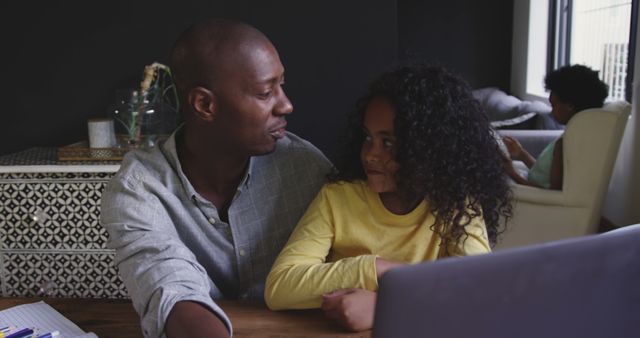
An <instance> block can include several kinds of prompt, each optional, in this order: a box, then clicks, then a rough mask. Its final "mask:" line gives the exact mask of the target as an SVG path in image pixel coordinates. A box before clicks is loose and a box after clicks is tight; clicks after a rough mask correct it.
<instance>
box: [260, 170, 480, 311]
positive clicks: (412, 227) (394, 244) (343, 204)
mask: <svg viewBox="0 0 640 338" xmlns="http://www.w3.org/2000/svg"><path fill="white" fill-rule="evenodd" d="M434 220H435V217H434V215H433V214H432V213H431V212H429V211H428V208H427V203H426V202H424V201H423V202H422V203H421V204H419V205H418V206H417V207H416V208H415V209H414V210H413V211H411V212H410V213H408V214H406V215H396V214H393V213H391V212H390V211H388V210H387V209H386V208H385V207H384V205H383V204H382V202H381V201H380V198H379V195H378V194H377V193H375V192H373V191H372V190H371V189H369V186H368V185H367V183H366V182H363V181H357V182H353V183H345V182H339V183H331V184H327V185H325V186H324V187H323V188H322V190H321V191H320V192H319V193H318V196H316V198H315V200H314V201H313V202H312V203H311V204H310V205H309V208H308V209H307V211H306V213H305V214H304V216H303V217H302V219H300V222H299V223H298V225H297V227H296V229H295V230H294V231H293V233H292V234H291V237H290V238H289V241H288V242H287V244H286V245H285V247H284V249H283V250H282V252H281V253H280V255H279V256H278V258H277V259H276V261H275V263H274V265H273V267H272V269H271V272H270V273H269V276H268V277H267V282H266V288H265V301H266V303H267V305H268V306H269V308H271V309H272V310H281V309H306V308H317V307H320V305H321V303H322V294H323V293H327V292H330V291H333V290H336V289H344V288H362V289H367V290H371V291H376V290H377V289H378V281H377V277H376V268H375V260H376V257H377V256H379V257H381V258H385V259H390V260H396V261H403V262H408V263H417V262H422V261H430V260H436V259H438V258H440V257H442V256H444V252H445V250H444V248H441V247H440V242H441V240H442V239H441V238H440V236H438V235H437V234H436V233H434V232H433V231H432V230H431V228H430V227H431V225H432V224H433V223H434ZM465 230H466V232H467V234H468V235H469V237H468V238H466V240H465V237H464V236H463V237H462V241H461V243H458V244H454V245H452V246H450V247H449V250H448V252H449V255H450V256H463V255H471V254H479V253H486V252H490V251H491V249H490V246H489V241H488V239H487V232H486V227H485V224H484V220H483V219H482V217H476V218H474V219H472V220H471V222H470V224H469V225H467V227H466V228H465Z"/></svg>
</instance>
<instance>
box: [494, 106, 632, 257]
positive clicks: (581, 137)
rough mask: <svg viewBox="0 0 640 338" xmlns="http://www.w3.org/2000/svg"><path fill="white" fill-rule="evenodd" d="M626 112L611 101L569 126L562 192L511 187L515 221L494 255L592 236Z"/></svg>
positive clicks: (622, 129) (626, 115) (564, 139)
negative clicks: (502, 250) (571, 238)
mask: <svg viewBox="0 0 640 338" xmlns="http://www.w3.org/2000/svg"><path fill="white" fill-rule="evenodd" d="M630 111H631V106H630V105H629V104H628V103H627V102H624V101H616V102H610V103H607V104H605V106H604V107H603V108H594V109H587V110H584V111H582V112H579V113H578V114H576V116H574V117H573V118H572V119H571V120H570V121H569V123H568V124H567V126H566V129H565V132H564V135H563V136H562V137H563V153H564V158H563V170H564V173H563V184H562V190H547V189H541V188H535V187H529V186H523V185H518V184H516V185H514V187H513V191H514V215H513V218H512V220H511V222H510V223H509V224H508V225H507V230H506V231H505V232H504V233H503V234H502V237H501V238H500V239H499V241H498V245H497V246H496V248H497V249H502V248H508V247H515V246H521V245H527V244H534V243H542V242H547V241H552V240H558V239H563V238H568V237H575V236H581V235H586V234H591V233H595V232H596V230H597V226H598V222H599V219H600V212H601V209H602V204H603V201H604V198H605V196H606V194H607V190H608V187H609V180H610V178H611V173H612V171H613V166H614V163H615V160H616V157H617V155H618V148H619V146H620V141H621V139H622V134H623V132H624V128H625V125H626V123H627V120H628V118H629V113H630Z"/></svg>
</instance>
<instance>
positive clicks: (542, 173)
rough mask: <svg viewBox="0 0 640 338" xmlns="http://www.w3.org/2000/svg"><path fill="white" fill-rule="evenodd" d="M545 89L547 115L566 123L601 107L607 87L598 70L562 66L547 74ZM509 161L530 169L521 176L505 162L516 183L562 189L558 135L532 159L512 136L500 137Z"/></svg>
mask: <svg viewBox="0 0 640 338" xmlns="http://www.w3.org/2000/svg"><path fill="white" fill-rule="evenodd" d="M544 84H545V88H546V89H547V90H548V91H550V94H549V102H550V103H551V108H552V110H551V114H552V115H553V118H554V119H555V120H556V121H558V122H559V123H561V124H567V123H568V122H569V120H571V118H572V117H573V116H575V114H576V113H578V112H580V111H583V110H585V109H589V108H597V107H602V105H603V104H604V100H605V99H606V97H607V95H608V92H609V87H608V86H607V84H606V83H604V82H602V81H601V80H600V78H598V72H597V71H595V70H592V69H591V68H589V67H587V66H583V65H573V66H564V67H561V68H558V69H556V70H555V71H553V72H551V73H549V74H547V76H546V77H545V79H544ZM503 141H504V144H505V145H506V147H507V149H508V151H509V155H510V156H511V159H512V160H518V161H522V162H524V164H525V165H526V166H527V167H528V168H530V169H529V173H528V176H527V177H526V178H525V177H523V175H521V173H519V172H518V171H517V170H515V168H514V167H513V163H512V162H511V160H509V161H505V163H506V167H507V172H508V173H509V176H510V177H511V178H512V179H513V180H514V181H515V182H516V183H518V184H523V185H530V186H535V187H540V188H545V189H554V190H562V175H563V164H562V158H563V155H562V136H561V137H560V138H558V139H557V140H555V141H553V142H551V143H549V145H547V147H546V148H545V149H544V150H543V151H542V152H541V153H540V156H538V158H537V159H535V158H534V157H533V156H531V154H529V152H527V151H526V150H525V149H524V148H523V147H522V145H521V144H520V143H519V142H518V141H517V140H516V139H514V138H512V137H508V136H505V137H504V138H503Z"/></svg>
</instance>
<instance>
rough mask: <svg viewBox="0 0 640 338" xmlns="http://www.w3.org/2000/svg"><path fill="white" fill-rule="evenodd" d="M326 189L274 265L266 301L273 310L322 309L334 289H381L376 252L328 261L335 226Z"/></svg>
mask: <svg viewBox="0 0 640 338" xmlns="http://www.w3.org/2000/svg"><path fill="white" fill-rule="evenodd" d="M325 192H326V191H325V189H322V190H321V191H320V193H319V194H318V196H317V197H316V198H315V200H314V201H313V202H312V203H311V205H309V209H307V212H306V213H305V215H304V216H303V217H302V219H301V220H300V222H299V223H298V226H297V227H296V229H295V230H294V231H293V233H292V234H291V237H290V238H289V241H288V242H287V244H286V245H285V247H284V249H283V250H282V252H281V253H280V255H279V256H278V258H277V259H276V261H275V263H274V265H273V267H272V268H271V272H270V273H269V276H268V277H267V282H266V285H265V301H266V303H267V306H269V308H270V309H272V310H282V309H307V308H319V307H320V306H321V304H322V295H323V294H326V293H329V292H331V291H334V290H338V289H347V288H360V289H366V290H372V291H375V290H377V288H378V282H377V276H376V256H375V255H361V256H357V257H350V258H345V259H341V260H338V261H335V262H332V263H326V257H327V256H328V255H329V251H330V250H331V246H332V244H333V239H334V234H335V228H334V225H333V219H332V213H331V205H330V203H329V201H328V200H327V196H326V194H325Z"/></svg>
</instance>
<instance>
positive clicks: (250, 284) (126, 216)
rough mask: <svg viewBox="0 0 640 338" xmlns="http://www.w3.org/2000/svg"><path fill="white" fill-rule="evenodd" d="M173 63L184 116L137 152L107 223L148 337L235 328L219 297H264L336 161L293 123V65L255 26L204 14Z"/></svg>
mask: <svg viewBox="0 0 640 338" xmlns="http://www.w3.org/2000/svg"><path fill="white" fill-rule="evenodd" d="M171 67H172V70H173V75H174V80H175V83H176V85H177V88H178V95H179V98H180V102H181V113H182V115H183V116H184V119H185V123H184V125H183V126H182V127H181V128H179V129H178V130H177V131H176V132H175V133H174V134H173V135H171V137H170V138H168V139H167V141H166V142H163V143H161V144H159V146H158V147H156V148H154V149H151V150H148V151H134V152H131V153H130V154H128V155H127V156H126V158H125V159H124V161H123V163H122V167H121V169H120V171H119V172H118V173H117V174H116V176H115V177H114V178H113V180H112V181H111V182H110V183H109V185H108V187H107V189H106V190H105V192H104V194H103V197H102V209H101V211H102V216H101V222H102V224H103V226H104V227H105V228H106V229H107V230H108V232H109V235H110V241H109V246H110V247H111V248H114V249H115V250H116V264H117V265H118V268H119V270H120V274H121V276H122V278H123V280H124V282H125V285H126V287H127V289H128V291H129V294H130V295H131V297H132V300H133V304H134V307H135V308H136V311H137V312H138V314H139V315H140V317H141V324H142V329H143V333H144V335H145V337H159V336H163V335H165V334H166V336H168V337H171V338H173V337H227V336H229V335H230V332H231V331H232V330H231V324H230V322H229V319H228V318H227V317H226V315H225V314H224V312H223V311H222V309H220V308H219V307H218V306H217V305H216V303H215V302H214V299H221V298H227V299H236V298H259V299H262V297H263V292H264V281H265V278H266V275H267V274H268V272H269V269H270V268H271V265H272V263H273V261H274V259H275V257H276V256H277V254H278V252H279V251H280V249H281V248H282V246H283V245H284V243H285V242H286V240H287V238H288V236H289V234H290V233H291V230H292V229H293V227H294V226H295V225H296V223H297V221H298V219H299V218H300V216H301V215H302V213H303V212H304V211H305V209H306V207H307V205H308V204H309V202H310V201H311V199H312V198H313V197H314V196H315V194H316V193H317V191H318V190H319V188H320V186H321V185H322V183H323V181H324V176H325V175H326V174H327V173H328V172H329V170H330V168H331V165H330V163H329V161H328V160H327V159H326V158H325V157H324V156H323V155H322V153H321V152H320V151H319V150H317V149H316V148H314V147H313V146H312V145H311V144H310V143H308V142H306V141H304V140H302V139H300V138H298V137H297V136H295V135H293V134H291V133H288V132H285V127H286V120H285V117H286V116H287V115H289V114H290V113H291V112H292V110H293V107H292V105H291V102H289V99H288V98H287V96H286V95H285V93H284V90H283V88H282V86H283V84H284V68H283V66H282V64H281V62H280V59H279V56H278V53H277V52H276V49H275V47H274V46H273V45H272V44H271V42H270V41H269V40H268V39H267V37H265V36H264V35H263V34H262V33H261V32H259V31H258V30H256V29H255V28H253V27H251V26H248V25H246V24H243V23H239V22H231V21H224V20H213V21H207V22H203V23H200V24H197V25H195V26H193V27H191V28H189V29H188V30H187V31H185V32H184V33H183V34H182V35H181V36H180V37H179V38H178V40H177V42H176V44H175V46H174V48H173V51H172V53H171Z"/></svg>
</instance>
